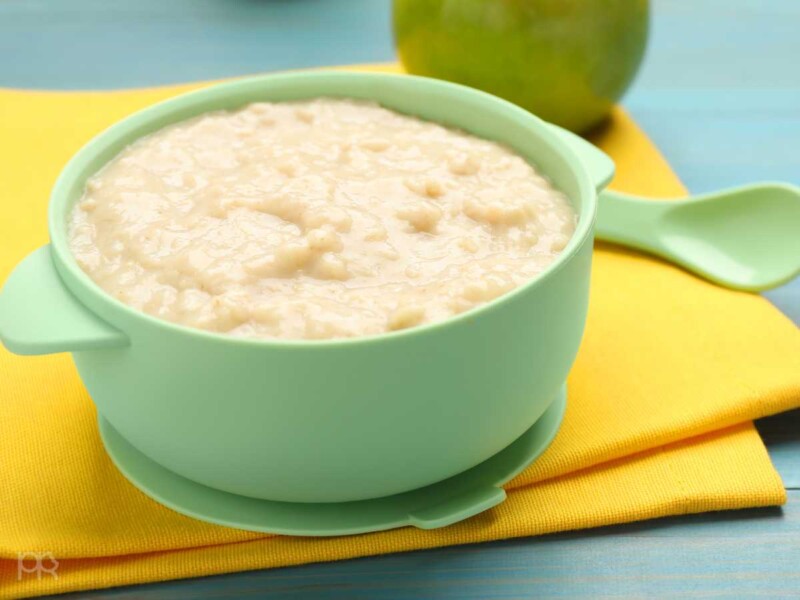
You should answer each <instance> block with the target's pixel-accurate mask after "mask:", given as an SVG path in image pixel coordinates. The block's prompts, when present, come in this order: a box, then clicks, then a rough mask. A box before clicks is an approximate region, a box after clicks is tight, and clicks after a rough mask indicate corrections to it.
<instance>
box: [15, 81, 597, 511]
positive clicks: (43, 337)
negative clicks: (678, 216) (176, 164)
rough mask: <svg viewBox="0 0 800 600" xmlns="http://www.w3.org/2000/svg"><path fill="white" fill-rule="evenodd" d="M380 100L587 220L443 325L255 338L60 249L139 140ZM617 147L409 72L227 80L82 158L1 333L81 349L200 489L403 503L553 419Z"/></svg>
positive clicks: (122, 126)
mask: <svg viewBox="0 0 800 600" xmlns="http://www.w3.org/2000/svg"><path fill="white" fill-rule="evenodd" d="M318 96H343V97H351V98H363V99H370V100H374V101H377V102H379V103H380V104H382V105H384V106H386V107H389V108H392V109H395V110H397V111H400V112H402V113H407V114H411V115H416V116H419V117H421V118H424V119H428V120H431V121H436V122H439V123H442V124H445V125H449V126H453V127H457V128H461V129H463V130H466V131H469V132H471V133H473V134H475V135H478V136H480V137H483V138H488V139H492V140H497V141H499V142H502V143H505V144H508V145H509V146H511V147H513V148H515V149H516V151H517V152H518V153H520V154H521V155H522V156H524V157H526V158H527V159H528V160H529V161H530V162H531V163H532V164H534V165H535V166H536V167H537V168H538V169H539V170H540V171H541V172H542V173H544V174H545V175H547V176H548V177H549V178H550V179H551V180H552V181H553V183H554V184H555V185H556V186H557V187H558V188H559V189H561V190H562V191H563V192H565V193H566V194H567V196H568V197H569V198H570V200H571V201H572V203H573V204H574V206H575V208H576V210H577V212H578V214H579V224H578V227H577V231H576V233H575V235H574V237H573V238H572V240H571V241H570V242H569V244H568V246H567V247H566V249H565V250H564V252H563V253H562V254H561V255H560V256H559V257H558V258H557V260H556V261H555V262H554V263H553V264H552V265H551V266H550V267H549V268H548V269H547V270H546V271H545V272H544V273H542V274H541V275H540V276H538V277H537V278H535V279H534V280H532V281H530V282H529V283H527V284H525V285H523V286H521V287H519V288H518V289H516V290H514V291H512V292H511V293H509V294H506V295H505V296H502V297H501V298H498V299H497V300H495V301H493V302H491V303H489V304H486V305H484V306H481V307H479V308H477V309H474V310H472V311H469V312H466V313H464V314H462V315H459V316H457V317H454V318H451V319H448V320H446V321H443V322H440V323H435V324H432V325H426V326H423V327H418V328H414V329H409V330H406V331H401V332H395V333H389V334H385V335H379V336H372V337H364V338H356V339H344V340H329V341H306V340H297V341H292V340H289V341H285V340H244V339H235V338H232V337H225V336H223V335H219V334H214V333H208V332H203V331H200V330H195V329H190V328H187V327H183V326H180V325H175V324H172V323H169V322H166V321H162V320H159V319H156V318H154V317H151V316H148V315H146V314H143V313H140V312H138V311H136V310H134V309H132V308H130V307H128V306H126V305H124V304H122V303H120V302H119V301H117V300H115V299H114V298H113V297H111V296H110V295H108V294H106V293H105V292H104V291H103V290H102V289H100V288H99V287H98V286H97V285H96V284H95V283H93V282H92V280H91V279H90V278H89V277H88V276H87V275H86V274H85V273H84V272H83V271H82V270H81V269H80V268H79V267H78V265H77V263H76V262H75V259H74V258H73V257H72V255H71V253H70V250H69V247H68V243H67V231H66V224H67V217H68V214H69V212H70V209H71V207H72V205H73V204H74V202H75V201H76V200H77V199H78V198H79V197H80V195H81V192H82V190H83V187H84V183H85V181H86V179H87V178H88V177H89V176H91V175H92V174H94V173H95V172H97V171H98V169H100V168H101V167H102V166H103V165H104V164H105V163H106V162H108V161H109V160H110V159H111V158H112V157H114V156H115V155H116V154H117V153H118V152H120V151H121V150H122V149H123V148H124V147H125V146H127V145H128V144H130V143H131V142H133V141H134V140H136V139H137V138H139V137H141V136H143V135H147V134H149V133H151V132H153V131H156V130H158V129H160V128H162V127H164V126H165V125H168V124H170V123H174V122H176V121H181V120H183V119H188V118H190V117H193V116H195V115H199V114H201V113H204V112H207V111H212V110H220V109H235V108H237V107H240V106H242V105H244V104H247V103H249V102H254V101H265V100H268V101H284V100H297V99H303V98H313V97H318ZM612 173H613V165H612V163H611V162H610V160H608V158H607V157H605V155H603V154H602V153H601V152H599V151H597V150H595V149H594V148H593V147H592V146H590V145H589V144H587V143H586V142H583V141H582V140H580V138H576V137H574V136H572V135H571V134H569V133H567V132H564V131H562V130H559V129H557V128H555V127H553V126H550V125H547V124H546V123H544V122H543V121H541V120H540V119H538V118H536V117H535V116H533V115H532V114H530V113H528V112H526V111H524V110H522V109H521V108H518V107H516V106H514V105H512V104H510V103H508V102H505V101H503V100H500V99H499V98H496V97H494V96H491V95H488V94H485V93H483V92H479V91H477V90H473V89H471V88H467V87H463V86H459V85H455V84H451V83H446V82H442V81H437V80H433V79H426V78H421V77H411V76H403V75H389V74H377V73H347V72H298V73H289V74H278V75H268V76H263V77H256V78H251V79H243V80H237V81H234V82H230V83H224V84H220V85H215V86H213V87H209V88H206V89H202V90H200V91H196V92H192V93H189V94H185V95H182V96H179V97H177V98H174V99H171V100H168V101H166V102H162V103H160V104H157V105H155V106H152V107H150V108H148V109H145V110H143V111H141V112H138V113H136V114H134V115H133V116H131V117H129V118H127V119H125V120H124V121H121V122H120V123H118V124H116V125H114V126H113V127H111V128H110V129H108V130H106V131H105V132H103V133H101V134H100V135H98V136H97V137H96V138H94V139H93V140H92V141H91V142H89V143H88V144H87V145H86V146H85V147H84V148H83V149H82V150H81V151H80V152H78V154H77V155H76V156H75V157H74V158H73V159H72V160H71V161H70V162H69V164H68V165H67V166H66V168H65V169H64V171H63V173H62V174H61V176H60V177H59V179H58V181H57V182H56V185H55V187H54V189H53V193H52V197H51V200H50V211H49V229H50V239H51V244H50V245H49V246H45V247H44V248H41V249H39V250H37V251H35V252H34V253H33V254H31V255H30V256H29V257H27V258H26V259H25V260H24V261H23V262H22V263H21V264H20V265H19V266H18V267H17V268H16V269H15V271H14V273H13V274H12V275H11V276H10V277H9V280H8V282H7V283H6V285H5V287H4V289H3V292H2V294H0V339H2V340H3V343H4V344H5V345H6V346H7V347H8V349H9V350H11V351H13V352H17V353H20V354H46V353H52V352H72V355H73V358H74V361H75V364H76V366H77V368H78V372H79V374H80V376H81V379H82V380H83V382H84V384H85V385H86V388H87V390H88V391H89V394H90V395H91V397H92V399H93V400H94V402H95V403H96V405H97V409H98V411H99V413H100V414H101V416H102V417H103V418H104V419H105V420H106V421H107V422H108V423H109V424H110V425H111V426H113V428H114V429H115V430H116V432H118V433H119V435H121V436H122V437H123V438H124V439H125V440H126V441H127V442H129V443H130V444H131V445H132V446H133V447H135V448H136V449H137V450H139V451H140V452H141V453H142V454H144V455H145V456H147V457H148V458H150V459H151V460H153V461H155V462H156V463H158V464H159V465H161V466H163V467H165V468H166V469H168V470H170V471H172V472H174V473H177V474H179V475H181V476H183V477H185V478H187V479H190V480H193V481H195V482H198V483H201V484H204V485H206V486H209V487H212V488H215V489H218V490H222V491H225V492H230V493H234V494H239V495H243V496H250V497H254V498H262V499H269V500H277V501H286V502H343V501H351V500H364V499H369V498H377V497H382V496H388V495H392V494H398V493H401V492H405V491H408V490H413V489H416V488H420V487H422V486H426V485H429V484H432V483H434V482H437V481H441V480H443V479H446V478H448V477H451V476H453V475H456V474H458V473H461V472H463V471H465V470H467V469H469V468H471V467H473V466H475V465H477V464H479V463H481V462H482V461H484V460H486V459H488V458H489V457H491V456H493V455H495V454H496V453H498V452H499V451H500V450H502V449H503V448H505V447H507V446H509V444H511V443H512V442H513V441H514V440H515V439H517V438H518V437H519V436H520V435H521V434H522V433H523V432H525V431H526V430H527V429H529V428H530V427H531V426H532V425H533V424H534V422H536V420H537V419H539V417H540V416H541V415H542V414H543V413H544V412H545V410H546V409H547V408H548V406H549V404H550V402H551V401H552V400H553V399H554V398H555V397H556V396H557V394H558V391H559V389H560V388H561V386H562V385H563V383H564V381H565V379H566V377H567V373H568V372H569V370H570V367H571V366H572V363H573V360H574V359H575V355H576V353H577V351H578V346H579V345H580V341H581V336H582V334H583V329H584V322H585V319H586V311H587V304H588V297H589V276H590V270H591V256H592V236H593V232H592V230H593V226H594V221H595V208H596V198H597V190H598V189H599V188H601V187H602V186H604V185H605V184H606V183H607V182H608V180H609V179H610V177H611V175H612Z"/></svg>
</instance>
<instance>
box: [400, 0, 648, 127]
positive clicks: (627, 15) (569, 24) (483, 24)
mask: <svg viewBox="0 0 800 600" xmlns="http://www.w3.org/2000/svg"><path fill="white" fill-rule="evenodd" d="M648 13H649V11H648V2H647V0H395V2H394V32H395V40H396V43H397V48H398V52H399V55H400V60H401V61H402V62H403V65H404V66H405V68H406V69H407V70H408V71H409V72H410V73H415V74H418V75H427V76H429V77H438V78H440V79H448V80H450V81H456V82H458V83H463V84H466V85H470V86H472V87H476V88H479V89H482V90H485V91H487V92H490V93H492V94H496V95H498V96H501V97H503V98H506V99H507V100H510V101H512V102H514V103H516V104H519V105H520V106H522V107H524V108H526V109H528V110H530V111H531V112H533V113H534V114H536V115H538V116H540V117H541V118H543V119H545V120H546V121H550V122H551V123H556V124H557V125H561V126H562V127H566V128H567V129H571V130H573V131H578V132H582V131H586V130H587V129H589V128H591V127H592V126H594V125H596V124H598V123H599V122H600V121H602V120H603V118H604V117H605V116H606V115H608V112H609V110H610V109H611V106H612V105H613V103H614V102H615V101H617V100H618V99H619V98H620V97H621V96H622V94H623V93H624V92H625V90H626V89H627V88H628V86H629V85H630V83H631V81H632V80H633V78H634V76H635V75H636V70H637V69H638V67H639V64H640V63H641V61H642V57H643V55H644V49H645V46H646V43H647V30H648Z"/></svg>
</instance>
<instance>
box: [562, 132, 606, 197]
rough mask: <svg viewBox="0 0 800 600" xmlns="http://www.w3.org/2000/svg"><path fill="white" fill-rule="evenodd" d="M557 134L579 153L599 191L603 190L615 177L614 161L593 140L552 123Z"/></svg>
mask: <svg viewBox="0 0 800 600" xmlns="http://www.w3.org/2000/svg"><path fill="white" fill-rule="evenodd" d="M550 127H551V128H552V129H553V131H555V133H556V135H557V136H558V137H559V138H560V139H561V141H562V142H564V143H565V144H566V145H567V146H568V147H569V149H570V150H572V151H573V152H574V153H575V154H577V155H578V159H579V160H580V161H581V163H583V166H584V168H585V169H586V171H587V172H588V173H589V177H590V178H591V180H592V182H593V183H594V186H595V188H596V189H597V191H598V192H601V191H602V190H604V189H605V187H606V186H607V185H608V184H609V183H610V182H611V180H612V179H613V178H614V171H615V170H616V167H615V166H614V161H613V160H611V157H610V156H608V154H606V153H605V152H603V151H602V150H600V149H599V148H597V147H596V146H595V145H594V144H592V143H591V142H587V141H586V140H585V139H583V138H582V137H580V136H579V135H576V134H574V133H572V132H571V131H567V130H566V129H562V128H561V127H558V126H557V125H550Z"/></svg>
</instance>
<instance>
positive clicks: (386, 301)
mask: <svg viewBox="0 0 800 600" xmlns="http://www.w3.org/2000/svg"><path fill="white" fill-rule="evenodd" d="M575 225H576V215H575V212H574V210H573V208H572V207H571V205H570V203H569V201H568V200H567V198H566V196H564V194H562V193H561V192H559V191H557V190H556V189H554V188H553V187H552V186H551V185H550V183H549V182H548V181H547V180H546V179H544V178H543V177H542V176H540V175H539V174H537V172H536V171H535V170H534V169H533V167H531V166H530V165H529V164H528V163H527V162H526V161H525V160H524V159H522V158H521V157H519V156H517V155H516V154H515V153H513V152H512V151H511V150H510V149H508V148H507V147H505V146H502V145H499V144H497V143H494V142H490V141H486V140H482V139H479V138H476V137H474V136H471V135H468V134H466V133H463V132H460V131H456V130H452V129H448V128H445V127H443V126H440V125H437V124H434V123H430V122H427V121H423V120H420V119H417V118H413V117H409V116H405V115H401V114H399V113H396V112H394V111H391V110H388V109H385V108H382V107H380V106H378V105H377V104H373V103H368V102H361V101H354V100H341V99H325V98H321V99H316V100H311V101H302V102H287V103H256V104H251V105H249V106H246V107H244V108H242V109H241V110H237V111H235V112H215V113H209V114H206V115H203V116H200V117H197V118H195V119H191V120H188V121H184V122H181V123H178V124H175V125H172V126H169V127H167V128H165V129H163V130H161V131H158V132H156V133H154V134H152V135H150V136H148V137H145V138H142V139H141V140H138V141H136V142H135V143H133V144H132V145H130V146H129V147H128V148H126V149H125V150H124V151H123V152H121V153H120V154H119V155H118V156H117V157H116V158H114V159H113V160H112V161H111V162H110V163H109V164H108V165H106V166H105V167H104V168H103V169H102V170H101V171H100V172H99V173H97V174H96V175H95V176H94V177H92V178H91V179H90V180H89V181H88V182H87V185H86V190H85V192H84V195H83V197H82V198H81V199H80V201H79V202H78V203H77V205H76V206H75V208H74V209H73V211H72V214H71V217H70V223H69V239H70V246H71V248H72V252H73V253H74V255H75V257H76V259H77V261H78V263H79V264H80V266H81V268H82V269H83V270H84V271H86V273H88V274H89V276H90V277H91V278H92V279H93V280H94V281H95V282H96V283H97V284H98V285H100V286H101V287H102V288H103V289H104V290H106V292H108V293H109V294H111V295H113V296H114V297H116V298H118V299H119V300H120V301H122V302H124V303H125V304H128V305H130V306H132V307H134V308H136V309H138V310H141V311H144V312H145V313H148V314H150V315H153V316H155V317H159V318H162V319H166V320H168V321H172V322H175V323H180V324H183V325H187V326H190V327H195V328H200V329H204V330H208V331H214V332H220V333H226V334H230V335H234V336H242V337H253V338H305V339H322V338H337V337H352V336H364V335H373V334H378V333H381V332H386V331H392V330H398V329H404V328H408V327H414V326H416V325H420V324H423V323H430V322H433V321H439V320H442V319H446V318H448V317H450V316H453V315H456V314H458V313H461V312H463V311H466V310H469V309H470V308H473V307H475V306H478V305H480V304H483V303H485V302H488V301H490V300H492V299H493V298H496V297H497V296H500V295H502V294H504V293H506V292H508V291H509V290H511V289H513V288H515V287H517V286H519V285H520V284H522V283H525V282H526V281H528V280H530V279H531V278H532V277H535V276H536V275H537V274H538V273H540V272H541V271H542V270H543V269H544V268H545V267H547V265H549V264H550V263H551V262H552V261H553V260H554V259H555V257H556V256H557V255H558V254H559V253H560V252H561V250H563V248H564V246H565V245H566V244H567V242H568V241H569V239H570V237H571V236H572V234H573V232H574V229H575Z"/></svg>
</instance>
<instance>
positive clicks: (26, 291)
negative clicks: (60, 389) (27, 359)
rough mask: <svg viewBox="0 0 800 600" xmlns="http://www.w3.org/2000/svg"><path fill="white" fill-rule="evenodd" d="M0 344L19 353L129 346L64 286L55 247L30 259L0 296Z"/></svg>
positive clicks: (116, 331)
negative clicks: (55, 256) (54, 254)
mask: <svg viewBox="0 0 800 600" xmlns="http://www.w3.org/2000/svg"><path fill="white" fill-rule="evenodd" d="M0 342H2V343H3V345H4V346H5V347H6V348H8V349H9V350H10V351H11V352H14V353H15V354H53V353H56V352H73V351H79V350H94V349H97V348H113V347H119V346H126V345H128V344H129V340H128V338H127V336H126V335H125V334H123V333H122V332H120V331H118V330H116V329H114V328H113V327H111V326H110V325H108V324H107V323H106V322H105V321H102V320H101V319H100V318H99V317H97V316H95V314H94V313H92V312H91V311H90V310H89V309H87V308H86V307H85V306H84V305H83V304H81V303H80V301H78V299H77V298H75V296H73V295H72V293H71V292H70V291H69V290H68V289H67V288H66V287H65V286H64V284H63V283H62V281H61V277H60V276H59V275H58V272H57V271H56V269H55V266H54V265H53V260H52V257H51V255H50V246H49V245H47V246H42V247H41V248H39V249H38V250H34V251H33V252H31V253H30V254H29V255H28V256H26V257H25V258H24V259H23V260H22V262H21V263H19V264H18V265H17V267H16V268H15V269H14V271H13V272H12V273H11V275H10V276H9V277H8V280H7V281H6V283H5V285H4V286H3V291H2V292H1V293H0Z"/></svg>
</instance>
